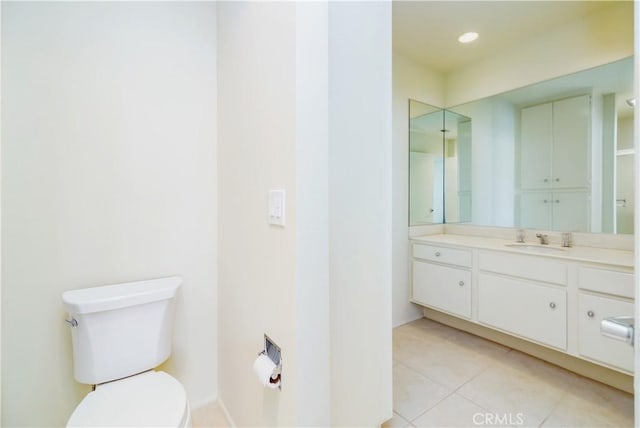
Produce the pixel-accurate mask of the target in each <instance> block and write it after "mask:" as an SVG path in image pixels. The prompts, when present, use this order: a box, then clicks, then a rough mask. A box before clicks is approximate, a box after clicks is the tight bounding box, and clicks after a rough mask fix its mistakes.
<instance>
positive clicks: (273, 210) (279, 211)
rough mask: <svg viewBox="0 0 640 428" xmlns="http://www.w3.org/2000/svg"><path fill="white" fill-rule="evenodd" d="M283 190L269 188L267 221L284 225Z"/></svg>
mask: <svg viewBox="0 0 640 428" xmlns="http://www.w3.org/2000/svg"><path fill="white" fill-rule="evenodd" d="M284 213H285V191H284V190H269V223H270V224H275V225H278V226H284Z"/></svg>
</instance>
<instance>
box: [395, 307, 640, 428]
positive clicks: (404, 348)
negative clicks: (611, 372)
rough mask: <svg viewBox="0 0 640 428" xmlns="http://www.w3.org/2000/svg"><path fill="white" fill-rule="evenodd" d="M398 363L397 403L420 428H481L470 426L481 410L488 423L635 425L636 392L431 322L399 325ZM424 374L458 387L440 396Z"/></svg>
mask: <svg viewBox="0 0 640 428" xmlns="http://www.w3.org/2000/svg"><path fill="white" fill-rule="evenodd" d="M394 361H395V362H396V363H397V364H396V365H395V366H394V388H395V389H396V390H397V389H398V385H397V384H398V383H401V384H404V386H402V387H401V388H400V389H401V391H396V392H394V403H396V401H397V400H403V404H402V406H404V408H403V410H404V411H405V413H407V414H403V413H402V411H399V413H400V414H401V415H402V416H404V417H405V418H407V419H408V420H411V421H412V423H413V424H414V425H416V426H442V427H446V426H455V427H464V426H474V427H475V426H479V425H478V424H474V423H473V422H474V421H471V425H469V424H468V422H469V421H468V419H469V413H470V412H471V417H473V414H474V413H473V412H474V411H475V410H478V409H486V410H481V411H484V412H486V415H485V416H482V417H481V416H478V418H483V420H482V421H478V422H482V423H481V424H480V425H483V426H505V425H506V426H509V425H512V426H535V427H538V426H544V427H578V428H591V427H626V426H633V396H632V395H630V394H627V393H624V392H622V391H618V390H616V389H614V388H610V387H608V386H606V385H603V384H600V383H598V382H595V381H592V380H590V379H587V378H583V377H580V376H578V375H576V374H574V373H571V372H569V371H566V370H564V369H561V368H559V367H557V366H554V365H552V364H549V363H547V362H544V361H542V360H539V359H537V358H534V357H531V356H529V355H527V354H524V353H521V352H519V351H515V350H510V349H509V348H506V347H504V346H501V345H499V344H496V343H493V342H490V341H487V340H484V339H482V338H480V337H477V336H473V335H470V334H468V333H465V332H461V331H458V330H456V329H453V328H450V327H448V326H444V325H442V324H439V323H436V322H433V321H429V320H426V319H423V320H418V321H415V322H412V323H409V324H406V325H404V326H402V327H400V328H397V329H395V330H394ZM411 370H413V371H414V373H415V372H417V373H419V374H422V375H423V376H424V378H415V374H411ZM396 371H397V372H398V373H396ZM397 377H400V378H403V379H400V380H399V381H397V380H396V378H397ZM425 378H426V379H427V380H428V381H429V380H430V381H434V382H435V384H440V385H442V386H444V387H445V389H449V390H456V391H455V393H454V394H449V395H448V396H447V398H446V399H444V400H441V399H439V398H438V395H437V394H435V395H434V394H433V392H431V393H429V392H428V390H429V388H430V387H433V384H430V383H428V382H425V380H424V379H425ZM417 379H418V380H417ZM402 390H403V391H402ZM407 391H408V392H407ZM420 394H423V396H422V397H423V398H422V399H421V398H420ZM427 398H429V399H431V401H430V403H431V402H433V401H436V403H435V404H430V403H426V400H427ZM420 408H425V409H426V410H425V411H423V412H422V413H420V414H419V416H418V417H415V418H412V417H411V415H413V414H415V413H416V412H417V411H418V410H419V409H420ZM394 409H396V405H395V404H394ZM397 411H398V410H397ZM465 424H466V425H465ZM541 424H542V425H541Z"/></svg>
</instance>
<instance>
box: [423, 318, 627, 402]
mask: <svg viewBox="0 0 640 428" xmlns="http://www.w3.org/2000/svg"><path fill="white" fill-rule="evenodd" d="M424 316H425V318H428V319H430V320H434V321H437V322H439V323H442V324H445V325H448V326H450V327H453V328H457V329H458V330H463V331H466V332H468V333H471V334H475V335H476V336H480V337H484V338H485V339H488V340H491V341H493V342H497V343H499V344H501V345H504V346H508V347H509V348H513V349H517V350H518V351H521V352H524V353H525V354H529V355H533V356H534V357H536V358H540V359H541V360H544V361H547V362H549V363H551V364H555V365H556V366H560V367H562V368H564V369H567V370H569V371H571V372H574V373H577V374H579V375H581V376H584V377H588V378H590V379H593V380H596V381H598V382H601V383H604V384H606V385H609V386H612V387H614V388H617V389H620V390H622V391H625V392H628V393H631V394H633V376H631V375H628V374H625V373H622V372H619V371H617V370H613V369H609V368H607V367H603V366H600V365H598V364H595V363H591V362H589V361H586V360H583V359H581V358H577V357H574V356H572V355H569V354H565V353H564V352H559V351H554V350H553V349H550V348H546V347H544V346H541V345H536V344H535V343H532V342H529V341H527V340H524V339H520V338H517V337H514V336H511V335H508V334H506V333H502V332H499V331H497V330H493V329H491V328H488V327H484V326H482V325H480V324H476V323H473V322H470V321H465V320H463V319H460V318H457V317H454V316H451V315H447V314H445V313H442V312H439V311H436V310H434V309H427V308H425V309H424Z"/></svg>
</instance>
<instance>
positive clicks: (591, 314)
mask: <svg viewBox="0 0 640 428" xmlns="http://www.w3.org/2000/svg"><path fill="white" fill-rule="evenodd" d="M595 314H596V313H595V312H593V311H587V316H588V317H589V318H593V317H594V316H595Z"/></svg>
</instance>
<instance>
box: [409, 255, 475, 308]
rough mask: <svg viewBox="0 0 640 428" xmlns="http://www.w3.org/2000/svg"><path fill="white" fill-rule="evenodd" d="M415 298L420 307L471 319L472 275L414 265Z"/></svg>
mask: <svg viewBox="0 0 640 428" xmlns="http://www.w3.org/2000/svg"><path fill="white" fill-rule="evenodd" d="M412 284H413V285H412V295H413V300H414V301H415V302H416V303H420V304H422V305H426V306H431V307H433V308H436V309H441V310H444V311H446V312H450V313H452V314H454V315H459V316H462V317H465V318H471V272H469V271H468V270H464V269H457V268H453V267H448V266H442V265H438V264H434V263H429V262H421V261H419V260H414V261H413V282H412Z"/></svg>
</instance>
